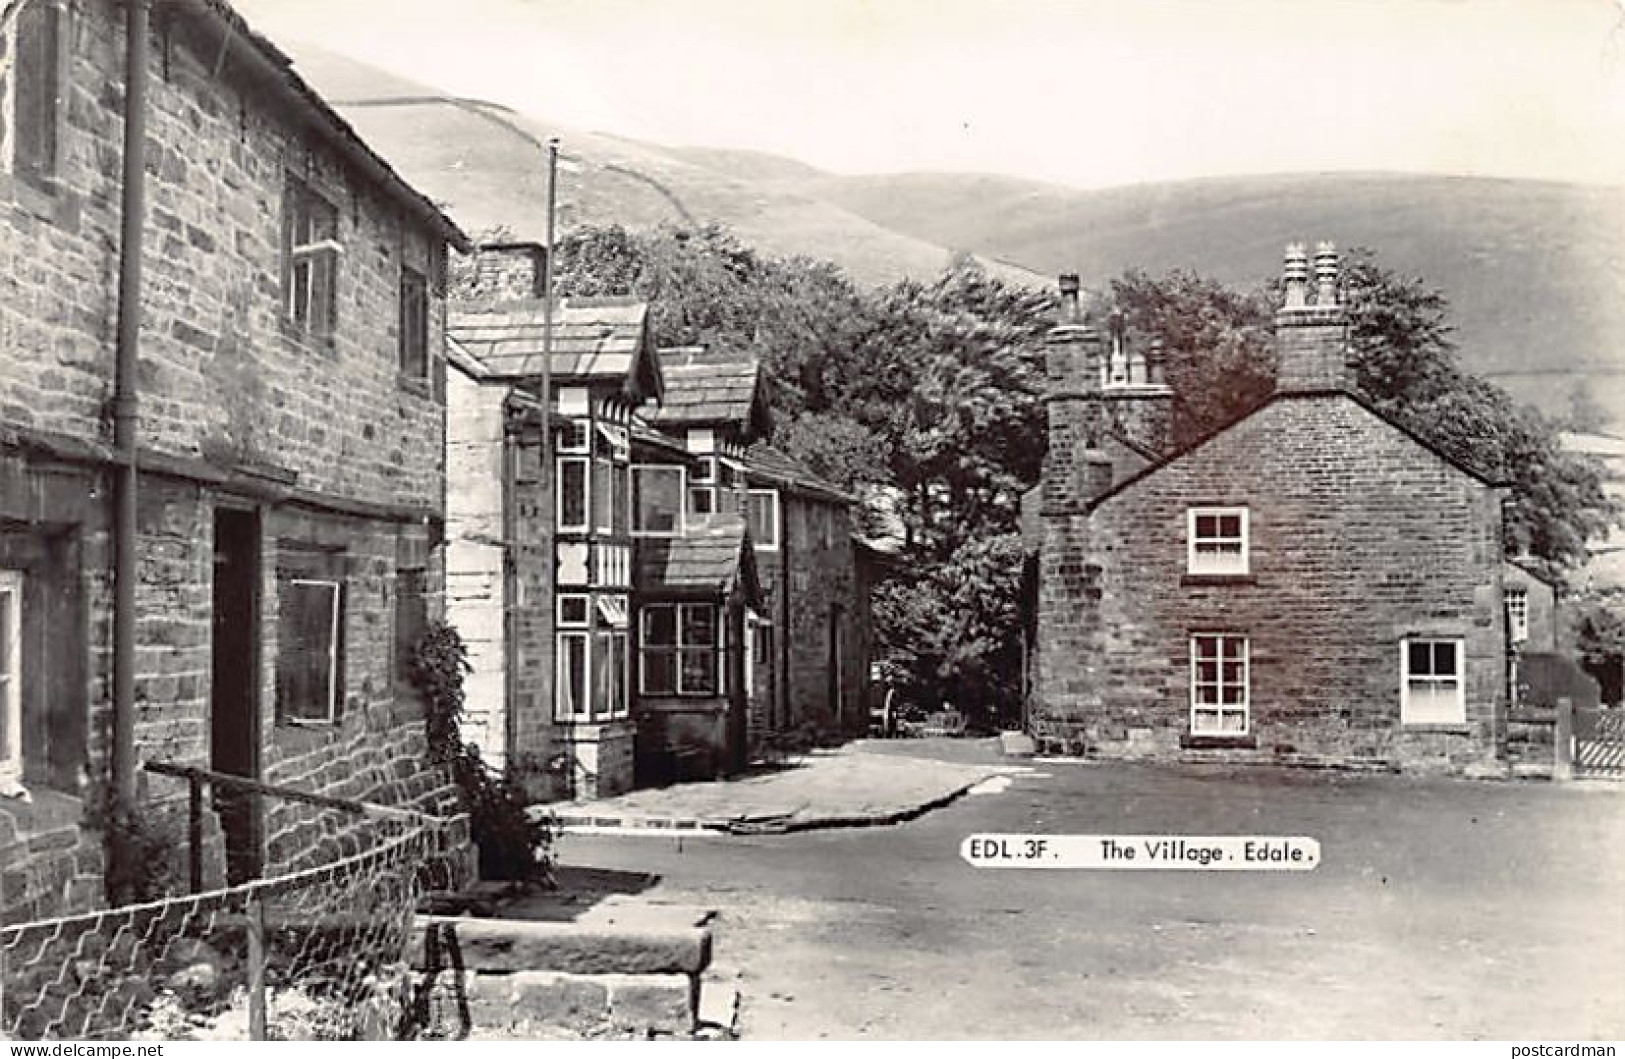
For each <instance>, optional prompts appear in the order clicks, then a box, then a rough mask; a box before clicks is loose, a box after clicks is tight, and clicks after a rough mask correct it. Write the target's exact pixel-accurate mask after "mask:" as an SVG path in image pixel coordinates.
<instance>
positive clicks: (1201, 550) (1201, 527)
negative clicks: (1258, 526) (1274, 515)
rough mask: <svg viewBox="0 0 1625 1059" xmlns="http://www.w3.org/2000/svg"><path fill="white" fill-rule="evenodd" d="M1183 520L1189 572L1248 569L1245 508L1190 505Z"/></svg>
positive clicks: (1232, 571)
mask: <svg viewBox="0 0 1625 1059" xmlns="http://www.w3.org/2000/svg"><path fill="white" fill-rule="evenodd" d="M1186 521H1187V525H1186V530H1187V532H1186V540H1187V542H1188V554H1187V560H1188V570H1189V572H1190V573H1192V574H1208V575H1217V574H1245V573H1247V572H1248V570H1247V563H1248V547H1247V509H1246V508H1244V507H1193V508H1191V509H1190V510H1189V511H1188V512H1187V515H1186Z"/></svg>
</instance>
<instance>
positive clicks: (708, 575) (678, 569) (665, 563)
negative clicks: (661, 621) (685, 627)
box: [634, 515, 762, 606]
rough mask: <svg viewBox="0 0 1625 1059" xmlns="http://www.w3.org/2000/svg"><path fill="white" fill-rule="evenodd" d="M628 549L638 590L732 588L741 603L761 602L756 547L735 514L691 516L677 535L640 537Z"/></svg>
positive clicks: (721, 593)
mask: <svg viewBox="0 0 1625 1059" xmlns="http://www.w3.org/2000/svg"><path fill="white" fill-rule="evenodd" d="M634 550H635V552H636V560H635V564H634V565H635V567H636V570H635V572H634V578H635V581H636V584H637V585H638V588H639V591H640V592H650V593H655V594H658V593H659V592H660V591H661V590H662V589H666V590H676V591H680V592H690V593H692V592H704V593H707V594H712V593H714V594H716V595H719V596H726V595H728V594H729V593H730V592H732V591H734V590H735V589H738V590H739V591H741V592H743V593H744V595H745V601H746V602H747V603H749V604H751V605H752V606H759V605H760V603H761V598H762V586H761V582H760V581H759V580H758V578H757V574H756V550H755V549H754V548H753V547H751V543H750V531H749V529H748V528H747V527H746V525H745V521H744V520H743V519H741V518H739V517H738V516H737V515H735V516H726V515H719V516H713V517H712V518H711V519H710V520H708V521H706V522H702V523H698V524H695V523H692V522H691V523H690V524H689V526H688V529H687V530H686V531H685V532H684V533H683V535H682V536H681V537H643V538H640V539H639V540H638V542H637V546H636V548H635V549H634Z"/></svg>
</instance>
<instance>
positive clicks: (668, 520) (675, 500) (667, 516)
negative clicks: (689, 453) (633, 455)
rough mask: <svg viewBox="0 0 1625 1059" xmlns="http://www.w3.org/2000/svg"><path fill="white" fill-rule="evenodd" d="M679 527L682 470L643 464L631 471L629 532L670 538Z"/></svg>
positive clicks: (681, 521) (680, 518) (681, 524)
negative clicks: (630, 530)
mask: <svg viewBox="0 0 1625 1059" xmlns="http://www.w3.org/2000/svg"><path fill="white" fill-rule="evenodd" d="M682 528H683V469H682V468H681V467H662V466H659V465H654V464H650V465H643V466H637V467H633V468H632V532H633V533H635V534H639V535H642V536H648V537H671V536H675V535H676V534H678V533H680V532H681V531H682Z"/></svg>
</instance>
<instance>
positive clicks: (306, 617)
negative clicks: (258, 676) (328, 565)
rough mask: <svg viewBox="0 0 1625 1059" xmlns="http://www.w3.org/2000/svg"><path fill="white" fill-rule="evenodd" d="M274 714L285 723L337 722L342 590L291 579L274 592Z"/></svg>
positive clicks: (337, 584) (339, 586)
mask: <svg viewBox="0 0 1625 1059" xmlns="http://www.w3.org/2000/svg"><path fill="white" fill-rule="evenodd" d="M277 597H278V614H277V716H278V717H279V718H281V719H282V720H283V721H285V722H289V723H295V724H298V723H328V722H332V721H336V720H338V716H339V707H340V705H341V703H342V702H343V683H344V682H343V678H342V676H343V675H342V672H341V670H340V661H341V659H342V657H343V654H342V652H343V645H342V640H343V635H344V586H343V584H342V583H341V582H339V581H327V580H314V579H305V578H294V579H290V580H286V581H283V582H282V583H281V584H280V585H278V588H277Z"/></svg>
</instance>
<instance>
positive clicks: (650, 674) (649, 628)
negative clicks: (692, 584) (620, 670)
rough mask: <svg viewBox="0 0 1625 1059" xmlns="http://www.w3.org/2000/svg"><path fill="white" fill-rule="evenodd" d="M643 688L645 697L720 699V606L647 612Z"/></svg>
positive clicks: (657, 606) (660, 606) (671, 606)
mask: <svg viewBox="0 0 1625 1059" xmlns="http://www.w3.org/2000/svg"><path fill="white" fill-rule="evenodd" d="M641 622H642V625H641V633H642V636H641V640H640V644H639V646H640V651H641V653H640V656H639V662H640V665H639V667H638V670H639V673H640V678H639V684H638V689H639V691H641V692H642V693H643V694H645V695H720V694H722V693H723V692H724V691H725V690H726V689H725V688H724V686H723V685H724V681H723V680H722V674H721V669H720V667H719V665H718V655H719V652H720V649H721V646H722V643H721V628H720V626H719V623H718V621H717V607H716V604H714V603H653V604H649V605H647V606H645V607H644V608H643V613H642V618H641Z"/></svg>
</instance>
